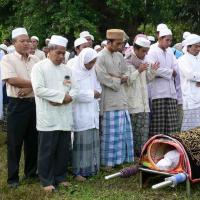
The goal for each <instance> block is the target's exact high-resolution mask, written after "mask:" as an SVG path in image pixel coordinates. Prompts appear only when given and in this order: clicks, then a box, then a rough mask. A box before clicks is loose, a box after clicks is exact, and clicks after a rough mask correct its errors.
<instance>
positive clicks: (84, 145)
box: [72, 129, 100, 177]
mask: <svg viewBox="0 0 200 200" xmlns="http://www.w3.org/2000/svg"><path fill="white" fill-rule="evenodd" d="M72 166H73V173H74V175H76V176H77V175H81V176H85V177H87V176H92V175H95V174H96V173H97V172H98V170H99V166H100V141H99V130H97V129H89V130H87V131H80V132H75V133H74V142H73V162H72Z"/></svg>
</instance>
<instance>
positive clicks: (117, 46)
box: [108, 39, 123, 52]
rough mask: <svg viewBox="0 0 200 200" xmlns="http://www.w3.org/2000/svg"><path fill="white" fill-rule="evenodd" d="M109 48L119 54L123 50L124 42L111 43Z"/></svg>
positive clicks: (115, 41)
mask: <svg viewBox="0 0 200 200" xmlns="http://www.w3.org/2000/svg"><path fill="white" fill-rule="evenodd" d="M108 46H109V47H110V48H109V49H110V50H111V51H112V52H117V51H120V52H121V50H122V46H123V40H122V39H121V40H113V42H109V43H108Z"/></svg>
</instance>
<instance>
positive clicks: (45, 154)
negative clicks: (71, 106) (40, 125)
mask: <svg viewBox="0 0 200 200" xmlns="http://www.w3.org/2000/svg"><path fill="white" fill-rule="evenodd" d="M70 143H71V132H68V131H39V145H38V175H39V178H40V181H41V183H42V185H43V186H44V187H45V186H49V185H57V184H59V183H61V182H64V181H66V180H67V162H68V155H69V144H70Z"/></svg>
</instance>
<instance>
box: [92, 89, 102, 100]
mask: <svg viewBox="0 0 200 200" xmlns="http://www.w3.org/2000/svg"><path fill="white" fill-rule="evenodd" d="M100 97H101V94H100V93H99V92H98V91H96V90H95V91H94V98H95V99H99V98H100Z"/></svg>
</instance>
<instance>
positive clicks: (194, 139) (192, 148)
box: [172, 128, 200, 182]
mask: <svg viewBox="0 0 200 200" xmlns="http://www.w3.org/2000/svg"><path fill="white" fill-rule="evenodd" d="M172 137H173V138H176V139H177V140H178V141H179V142H180V143H181V144H182V145H183V146H184V148H185V150H186V152H187V155H188V158H189V161H190V167H191V172H190V176H191V177H190V179H191V180H193V182H197V181H200V170H199V168H200V145H199V143H200V128H196V129H192V130H190V131H187V132H186V131H185V132H181V133H178V134H174V135H173V136H172Z"/></svg>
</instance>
